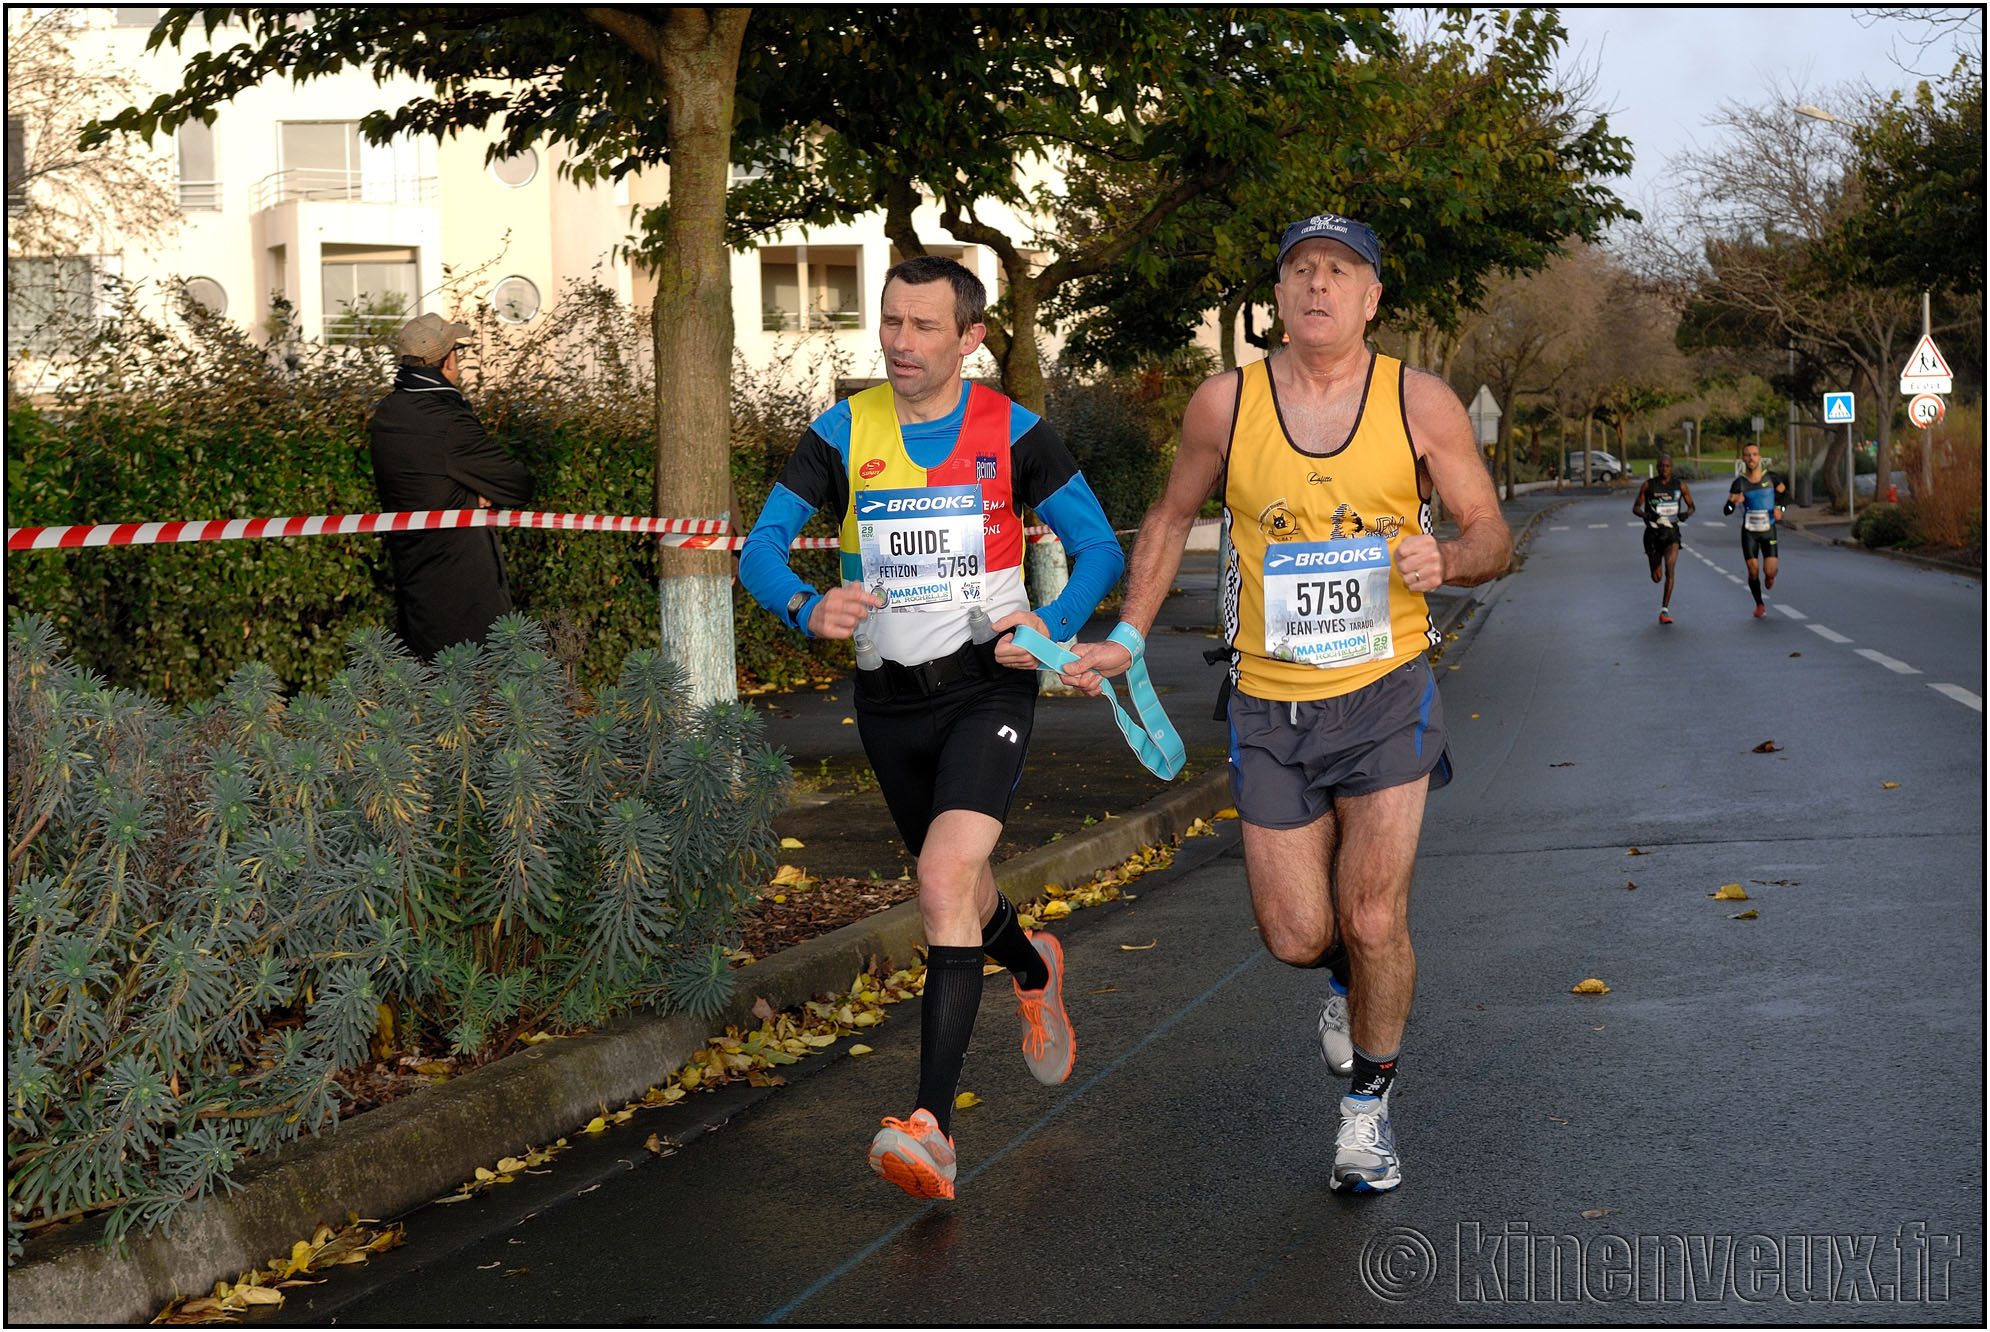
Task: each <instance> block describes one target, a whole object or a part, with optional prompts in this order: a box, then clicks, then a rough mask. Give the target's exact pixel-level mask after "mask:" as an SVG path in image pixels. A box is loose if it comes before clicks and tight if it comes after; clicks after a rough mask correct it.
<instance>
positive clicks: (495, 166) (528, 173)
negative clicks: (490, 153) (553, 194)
mask: <svg viewBox="0 0 1990 1332" xmlns="http://www.w3.org/2000/svg"><path fill="white" fill-rule="evenodd" d="M491 174H492V175H493V176H496V177H497V179H498V183H499V184H501V185H509V186H511V188H513V189H517V188H518V187H519V186H521V185H530V184H531V183H532V178H533V177H534V176H536V175H538V174H539V154H538V153H536V152H534V151H533V150H532V149H530V148H527V149H526V150H525V151H524V152H522V153H513V154H512V155H511V156H510V157H500V158H498V159H497V160H496V161H494V162H492V163H491Z"/></svg>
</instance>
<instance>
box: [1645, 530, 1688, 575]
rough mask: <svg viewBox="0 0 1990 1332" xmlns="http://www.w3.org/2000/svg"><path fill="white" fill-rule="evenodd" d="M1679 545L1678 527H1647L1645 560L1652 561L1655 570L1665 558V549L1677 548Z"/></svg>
mask: <svg viewBox="0 0 1990 1332" xmlns="http://www.w3.org/2000/svg"><path fill="white" fill-rule="evenodd" d="M1679 544H1680V539H1679V529H1678V528H1676V527H1647V528H1646V529H1645V558H1646V559H1648V560H1650V561H1651V563H1652V567H1653V568H1657V567H1658V564H1659V562H1660V561H1661V560H1663V559H1664V558H1665V548H1666V547H1667V546H1677V545H1679Z"/></svg>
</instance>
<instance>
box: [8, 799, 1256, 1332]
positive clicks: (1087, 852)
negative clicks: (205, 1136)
mask: <svg viewBox="0 0 1990 1332" xmlns="http://www.w3.org/2000/svg"><path fill="white" fill-rule="evenodd" d="M1229 803H1230V782H1229V775H1228V772H1227V770H1226V769H1218V770H1216V771H1212V772H1206V773H1204V774H1202V775H1201V776H1199V777H1195V778H1192V779H1190V780H1188V781H1187V782H1185V783H1184V784H1183V785H1182V786H1180V787H1179V788H1177V789H1175V790H1172V791H1169V792H1167V793H1166V794H1164V795H1162V796H1160V797H1158V798H1156V799H1155V800H1152V801H1149V802H1148V803H1147V804H1146V805H1144V806H1142V807H1141V808H1140V809H1138V810H1135V811H1133V812H1132V813H1129V814H1127V815H1125V816H1124V817H1119V818H1110V819H1107V820H1106V821H1105V822H1104V823H1101V824H1099V825H1098V826H1096V827H1093V828H1088V829H1086V830H1085V831H1084V832H1083V833H1081V834H1080V835H1078V836H1075V837H1070V838H1065V839H1061V840H1059V841H1056V842H1052V843H1050V844H1049V845H1047V846H1042V847H1039V848H1037V849H1036V850H1034V851H1028V852H1025V853H1023V854H1022V855H1019V856H1015V857H1013V858H1011V859H1009V860H1006V861H1004V862H1002V863H1001V864H1000V865H998V866H996V867H995V878H996V882H997V883H998V884H999V885H1000V886H1001V888H1002V889H1003V891H1004V892H1007V893H1009V894H1010V895H1011V896H1012V897H1015V898H1018V899H1020V900H1025V901H1027V900H1028V899H1030V898H1033V897H1035V896H1036V895H1037V893H1038V892H1039V891H1040V890H1041V889H1042V887H1043V886H1044V885H1045V884H1053V883H1054V884H1058V885H1060V886H1069V885H1071V884H1073V883H1078V882H1082V881H1083V880H1085V879H1087V878H1090V877H1091V876H1092V875H1094V874H1096V873H1097V872H1098V871H1100V870H1102V869H1107V868H1109V867H1111V866H1113V865H1117V864H1119V863H1120V862H1121V861H1123V860H1125V859H1126V858H1127V857H1128V856H1130V855H1132V854H1133V853H1134V852H1135V851H1137V850H1139V849H1140V848H1141V847H1143V846H1147V845H1150V844H1152V843H1155V842H1159V841H1163V840H1166V839H1168V838H1170V837H1177V836H1179V835H1180V834H1181V833H1182V832H1184V831H1185V830H1186V829H1187V828H1188V826H1189V825H1190V824H1191V823H1193V822H1194V821H1195V820H1196V819H1198V818H1206V817H1208V816H1209V815H1211V814H1213V813H1215V812H1216V811H1217V810H1219V809H1221V808H1223V807H1224V806H1226V805H1228V804H1229ZM923 937H924V931H923V928H922V926H921V924H920V920H919V904H918V903H917V902H916V901H914V902H905V903H901V904H900V905H898V906H895V907H892V908H890V909H889V910H886V911H882V912H879V913H878V914H877V915H875V916H872V917H870V918H869V919H867V920H862V921H858V922H857V923H855V924H852V925H847V926H845V927H844V928H842V929H840V930H836V931H833V932H832V933H829V934H825V935H822V936H821V937H819V938H816V939H811V940H809V941H808V942H806V943H803V944H800V945H798V946H796V947H794V948H790V949H787V950H784V951H783V952H781V953H778V954H776V955H774V956H773V957H770V958H767V959H765V960H763V961H760V962H757V963H755V964H754V965H752V966H751V967H748V968H746V969H745V970H744V971H742V972H741V973H740V975H739V980H738V990H737V993H736V994H735V996H734V999H733V1002H732V1003H731V1004H730V1005H728V1006H727V1008H726V1010H725V1011H724V1012H723V1013H721V1014H720V1015H719V1016H718V1017H716V1018H714V1019H712V1020H710V1021H700V1020H697V1019H694V1018H689V1017H682V1016H679V1017H667V1018H659V1017H653V1016H646V1015H639V1016H631V1017H626V1018H622V1019H620V1020H618V1021H616V1022H614V1023H611V1024H609V1025H608V1026H607V1027H604V1028H603V1029H601V1030H600V1031H597V1032H592V1033H589V1034H587V1035H585V1036H577V1037H574V1038H572V1039H569V1040H560V1041H551V1042H547V1043H546V1044H544V1045H537V1046H534V1047H532V1048H531V1049H529V1050H525V1051H522V1052H520V1053H519V1054H515V1055H512V1056H510V1057H508V1058H505V1059H501V1060H499V1061H497V1062H496V1063H493V1064H488V1065H486V1066H484V1067H483V1068H480V1069H478V1070H476V1071H475V1072H473V1073H469V1074H466V1075H464V1076H463V1077H461V1078H457V1079H455V1080H454V1081H451V1082H447V1083H443V1084H442V1085H440V1086H436V1087H432V1088H429V1089H427V1090H425V1091H422V1092H419V1093H417V1094H415V1095H413V1096H409V1097H406V1098H404V1099H402V1100H399V1101H396V1102H394V1103H393V1104H391V1105H387V1106H383V1107H381V1108H380V1109H378V1110H374V1111H371V1112H369V1113H367V1114H364V1115H361V1116H359V1117H358V1118H356V1119H353V1120H351V1121H349V1122H347V1123H345V1124H343V1125H341V1126H339V1127H338V1128H337V1129H336V1130H334V1131H333V1132H331V1133H328V1134H326V1135H324V1136H322V1137H316V1138H307V1139H304V1140H302V1141H299V1142H293V1143H288V1144H286V1145H285V1146H283V1147H281V1148H279V1149H277V1150H276V1151H274V1152H270V1153H268V1154H267V1155H265V1156H262V1157H259V1158H256V1159H255V1160H254V1161H252V1162H251V1163H250V1164H249V1165H248V1166H246V1167H245V1168H244V1169H243V1170H242V1171H241V1172H240V1173H239V1174H238V1175H237V1176H236V1182H237V1183H238V1184H239V1185H240V1186H241V1187H240V1188H239V1189H237V1190H235V1191H233V1192H230V1193H227V1194H225V1195H224V1196H221V1197H215V1198H209V1199H207V1200H205V1201H203V1202H201V1203H200V1204H198V1205H197V1206H196V1207H195V1208H193V1209H192V1210H191V1211H190V1213H189V1214H187V1215H186V1216H184V1217H183V1218H182V1219H181V1221H180V1222H179V1223H178V1224H177V1225H175V1227H174V1228H173V1231H172V1234H171V1235H170V1236H166V1235H161V1234H158V1233H154V1234H150V1235H145V1234H134V1235H132V1236H131V1237H129V1239H128V1241H127V1248H126V1254H125V1256H124V1257H118V1256H117V1255H115V1254H112V1253H108V1252H106V1251H105V1250H104V1249H103V1248H102V1246H101V1244H100V1243H99V1240H100V1237H101V1235H102V1233H103V1228H102V1225H101V1223H99V1222H90V1223H86V1224H84V1225H80V1226H75V1227H72V1228H69V1229H67V1230H65V1231H63V1232H62V1233H61V1234H59V1235H55V1236H52V1237H49V1238H47V1239H45V1240H38V1241H35V1242H32V1243H30V1245H29V1246H28V1255H27V1257H26V1258H25V1259H23V1260H22V1261H21V1262H20V1263H18V1264H17V1265H16V1266H14V1267H13V1268H12V1269H10V1270H9V1271H8V1273H7V1321H8V1322H9V1323H13V1324H21V1323H36V1324H67V1325H72V1326H74V1325H79V1324H105V1323H145V1322H148V1321H150V1320H151V1318H152V1317H153V1315H154V1314H156V1313H157V1312H158V1311H159V1310H160V1309H161V1308H163V1307H164V1306H165V1305H166V1304H167V1303H168V1302H170V1301H171V1300H173V1299H176V1298H178V1297H179V1296H181V1295H188V1294H194V1293H198V1292H204V1291H206V1290H208V1289H209V1288H210V1287H211V1286H212V1285H213V1284H214V1283H215V1282H216V1281H217V1280H230V1281H232V1280H234V1279H235V1277H237V1276H239V1275H240V1274H241V1273H242V1272H244V1271H247V1270H249V1269H251V1268H255V1267H259V1266H261V1265H262V1264H263V1263H265V1262H267V1261H268V1260H269V1259H271V1258H272V1257H276V1256H278V1251H280V1250H282V1249H283V1248H284V1247H285V1246H286V1245H288V1244H289V1243H291V1241H293V1240H296V1239H301V1238H304V1237H307V1236H308V1235H310V1233H311V1232H312V1231H313V1230H315V1229H316V1228H317V1227H318V1226H319V1225H321V1224H324V1225H334V1226H337V1225H343V1224H345V1221H346V1214H347V1212H348V1211H353V1212H357V1213H358V1214H359V1215H361V1216H366V1217H381V1218H387V1217H393V1216H397V1215H400V1214H402V1213H405V1212H408V1211H411V1210H413V1209H414V1208H416V1207H419V1206H421V1205H422V1204H423V1203H426V1202H428V1201H429V1200H430V1199H432V1198H436V1197H440V1196H442V1195H444V1194H447V1193H449V1192H451V1191H452V1190H454V1189H455V1187H456V1186H457V1185H458V1184H460V1183H461V1182H462V1181H464V1180H466V1179H469V1178H470V1177H471V1176H472V1175H473V1174H474V1173H475V1171H476V1168H477V1167H478V1166H480V1165H487V1164H489V1163H490V1162H491V1161H493V1160H495V1159H496V1158H497V1157H499V1156H500V1155H504V1154H507V1153H522V1152H523V1151H524V1150H525V1149H526V1148H528V1147H531V1146H535V1145H543V1144H545V1143H549V1142H552V1141H553V1140H554V1139H556V1138H559V1137H562V1136H564V1135H567V1134H571V1133H573V1132H574V1131H575V1130H576V1129H577V1128H578V1127H579V1126H580V1125H582V1124H585V1123H586V1122H587V1121H588V1120H589V1119H591V1118H592V1117H593V1116H594V1115H596V1114H598V1113H600V1112H601V1110H602V1109H603V1108H604V1107H609V1108H612V1107H619V1106H621V1105H624V1104H626V1103H628V1102H629V1101H632V1100H636V1099H638V1098H640V1097H641V1096H642V1094H643V1092H644V1091H645V1090H646V1089H648V1088H649V1087H651V1086H653V1085H655V1083H657V1082H658V1081H659V1080H661V1079H662V1078H664V1077H666V1076H667V1075H668V1074H670V1073H671V1072H673V1071H675V1070H676V1069H677V1068H679V1067H681V1066H682V1065H683V1064H684V1063H686V1062H687V1061H688V1060H689V1059H690V1057H691V1055H692V1054H693V1053H694V1052H695V1051H696V1050H698V1048H699V1047H701V1046H702V1045H703V1044H704V1043H705V1040H706V1038H707V1037H709V1036H712V1035H715V1034H717V1033H719V1032H722V1031H724V1030H725V1028H726V1027H727V1026H728V1025H733V1026H751V1025H757V1020H756V1019H755V1018H753V1016H752V1008H753V1005H754V1002H755V1001H756V1000H757V999H761V998H764V999H766V1000H767V1002H768V1003H769V1004H771V1005H773V1007H774V1008H776V1009H783V1008H788V1007H792V1006H794V1005H796V1004H800V1003H802V1002H803V1001H805V1000H808V999H812V998H814V997H815V996H816V995H818V994H821V993H824V992H827V991H840V990H842V989H844V988H846V987H847V986H848V985H849V983H850V981H851V979H852V978H854V977H855V976H856V975H857V974H858V973H859V972H861V971H862V970H863V969H864V968H865V967H866V966H867V965H868V964H869V962H870V959H871V958H872V957H873V956H876V957H877V958H879V959H880V960H881V961H884V960H889V961H890V962H892V963H897V964H902V963H905V962H908V961H910V960H911V958H912V956H913V949H914V946H915V945H917V944H918V943H920V942H921V941H922V940H923Z"/></svg>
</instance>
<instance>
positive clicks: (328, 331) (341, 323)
mask: <svg viewBox="0 0 1990 1332" xmlns="http://www.w3.org/2000/svg"><path fill="white" fill-rule="evenodd" d="M408 319H409V316H408V315H405V314H335V315H326V316H325V344H326V345H327V346H331V347H362V346H367V345H369V344H373V343H385V342H389V341H391V340H392V339H393V336H394V334H395V333H397V332H399V331H400V328H401V325H403V324H405V323H407V322H408Z"/></svg>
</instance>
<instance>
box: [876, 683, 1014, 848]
mask: <svg viewBox="0 0 1990 1332" xmlns="http://www.w3.org/2000/svg"><path fill="white" fill-rule="evenodd" d="M995 669H996V670H997V671H998V672H1000V674H999V675H998V676H997V677H996V678H995V679H993V680H966V681H963V682H961V683H960V684H957V685H954V686H952V687H951V688H948V689H943V690H941V691H940V692H938V693H936V694H928V695H926V696H925V697H922V698H904V697H900V698H894V699H891V700H888V701H878V700H874V699H866V698H864V697H863V696H862V695H858V696H857V699H856V706H857V734H858V736H859V738H861V739H862V740H863V742H864V753H865V754H866V755H868V756H869V758H870V760H871V770H872V771H873V772H875V773H877V775H878V788H879V790H881V791H882V792H883V793H884V802H885V804H886V806H888V807H889V808H890V810H891V818H892V822H894V823H896V824H897V825H898V831H899V835H900V836H902V837H904V838H905V845H906V847H907V849H908V850H910V851H911V852H912V854H913V855H915V856H916V855H918V854H919V849H920V848H921V847H922V846H924V845H925V844H926V830H927V829H928V828H929V827H931V826H932V823H933V819H934V818H935V817H936V816H937V815H939V814H941V813H943V812H945V811H946V810H950V809H971V810H974V811H976V812H977V813H981V814H986V815H987V816H988V817H990V818H991V819H995V820H996V821H998V822H1004V821H1006V820H1007V819H1008V817H1009V800H1010V798H1011V797H1012V796H1014V795H1015V793H1016V783H1017V782H1018V781H1020V780H1021V779H1022V775H1023V756H1024V754H1025V753H1026V752H1027V751H1028V749H1029V744H1030V726H1031V724H1032V723H1033V722H1034V721H1035V719H1036V672H1035V671H1033V670H1015V669H1011V668H1009V667H996V668H995Z"/></svg>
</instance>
